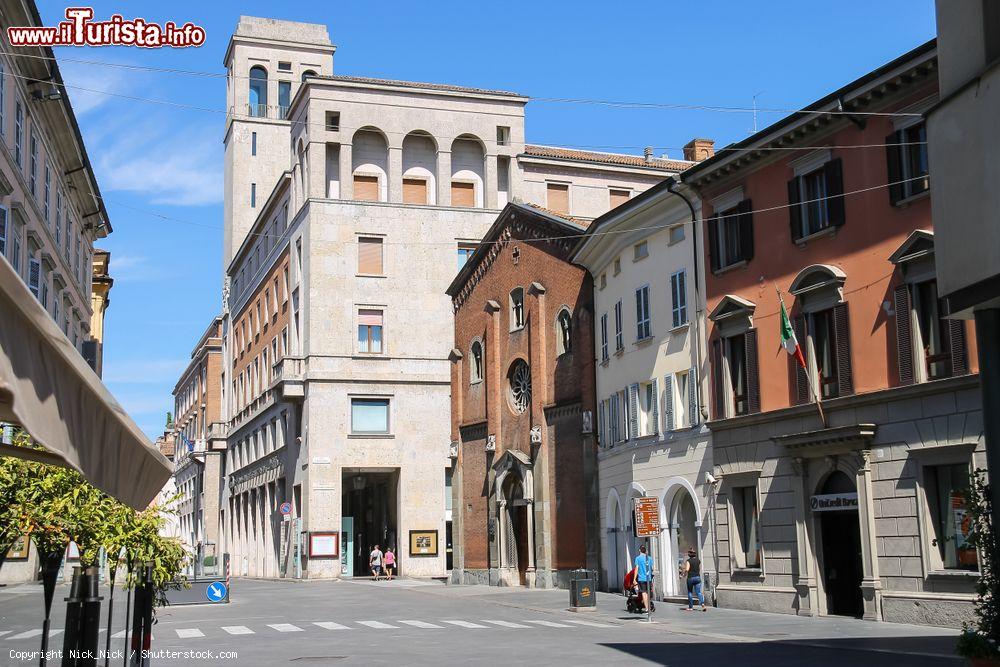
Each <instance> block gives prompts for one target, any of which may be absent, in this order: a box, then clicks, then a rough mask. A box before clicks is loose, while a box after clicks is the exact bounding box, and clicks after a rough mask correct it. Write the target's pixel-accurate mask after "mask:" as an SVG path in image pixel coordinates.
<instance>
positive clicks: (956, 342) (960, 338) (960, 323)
mask: <svg viewBox="0 0 1000 667" xmlns="http://www.w3.org/2000/svg"><path fill="white" fill-rule="evenodd" d="M948 338H949V340H948V343H949V346H950V348H951V374H952V375H953V376H954V375H965V374H966V373H968V372H969V361H968V352H969V348H968V345H967V344H966V341H965V320H948Z"/></svg>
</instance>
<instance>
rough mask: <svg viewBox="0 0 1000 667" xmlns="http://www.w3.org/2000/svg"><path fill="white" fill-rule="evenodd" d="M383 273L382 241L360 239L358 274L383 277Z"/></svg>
mask: <svg viewBox="0 0 1000 667" xmlns="http://www.w3.org/2000/svg"><path fill="white" fill-rule="evenodd" d="M382 272H383V268H382V239H379V238H361V239H358V273H364V274H367V275H372V276H381V275H382Z"/></svg>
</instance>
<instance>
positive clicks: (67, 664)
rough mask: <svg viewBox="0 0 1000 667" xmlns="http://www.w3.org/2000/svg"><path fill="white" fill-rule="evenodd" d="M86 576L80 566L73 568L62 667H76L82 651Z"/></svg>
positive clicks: (67, 605)
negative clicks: (81, 629) (81, 634)
mask: <svg viewBox="0 0 1000 667" xmlns="http://www.w3.org/2000/svg"><path fill="white" fill-rule="evenodd" d="M84 576H85V575H84V574H83V569H82V568H81V567H79V566H76V567H74V568H73V580H72V581H71V583H70V585H69V597H68V598H65V600H66V630H65V634H64V635H63V654H62V667H76V665H77V655H78V652H79V649H80V622H81V620H82V619H83V595H84V590H83V588H84Z"/></svg>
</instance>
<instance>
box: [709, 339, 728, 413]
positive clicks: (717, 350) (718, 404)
mask: <svg viewBox="0 0 1000 667" xmlns="http://www.w3.org/2000/svg"><path fill="white" fill-rule="evenodd" d="M712 396H713V398H714V406H713V407H714V414H713V415H712V416H713V417H714V418H715V419H723V418H724V417H725V416H726V407H725V406H726V403H725V383H723V381H722V340H721V339H719V338H716V339H715V340H713V341H712Z"/></svg>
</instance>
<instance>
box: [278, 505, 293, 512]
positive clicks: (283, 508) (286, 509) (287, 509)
mask: <svg viewBox="0 0 1000 667" xmlns="http://www.w3.org/2000/svg"><path fill="white" fill-rule="evenodd" d="M278 510H279V511H280V512H281V513H282V514H291V513H292V504H291V503H281V507H280V508H278Z"/></svg>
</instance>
